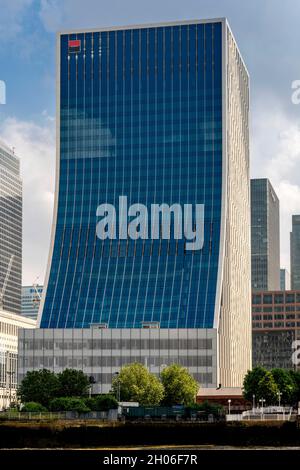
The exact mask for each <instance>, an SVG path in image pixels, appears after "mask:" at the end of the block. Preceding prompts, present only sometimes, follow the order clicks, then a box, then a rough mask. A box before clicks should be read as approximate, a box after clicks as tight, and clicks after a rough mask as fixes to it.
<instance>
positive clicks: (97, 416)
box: [0, 410, 118, 421]
mask: <svg viewBox="0 0 300 470" xmlns="http://www.w3.org/2000/svg"><path fill="white" fill-rule="evenodd" d="M72 419H80V420H98V421H116V420H117V419H118V410H109V411H91V412H89V413H78V412H77V411H60V412H54V411H48V412H38V411H29V412H26V411H22V412H18V411H0V420H10V421H11V420H15V421H30V420H35V421H36V420H38V421H52V420H72Z"/></svg>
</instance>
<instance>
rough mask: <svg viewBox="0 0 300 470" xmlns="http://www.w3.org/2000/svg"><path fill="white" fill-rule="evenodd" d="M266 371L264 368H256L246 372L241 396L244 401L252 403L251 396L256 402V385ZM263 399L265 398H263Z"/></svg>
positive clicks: (257, 397)
mask: <svg viewBox="0 0 300 470" xmlns="http://www.w3.org/2000/svg"><path fill="white" fill-rule="evenodd" d="M266 373H267V370H266V369H265V368H264V367H261V366H257V367H254V369H253V370H248V372H247V374H246V376H245V378H244V383H243V395H244V397H245V398H246V400H249V401H250V402H252V400H253V395H255V398H256V400H258V399H259V398H261V397H259V396H258V384H259V382H260V380H261V379H262V378H263V377H265V375H266ZM264 398H265V397H264Z"/></svg>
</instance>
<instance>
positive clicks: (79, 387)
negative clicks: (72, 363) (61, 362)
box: [57, 369, 89, 397]
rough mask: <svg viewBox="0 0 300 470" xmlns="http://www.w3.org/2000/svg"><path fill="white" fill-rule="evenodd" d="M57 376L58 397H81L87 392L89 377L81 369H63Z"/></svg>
mask: <svg viewBox="0 0 300 470" xmlns="http://www.w3.org/2000/svg"><path fill="white" fill-rule="evenodd" d="M57 378H58V392H57V396H59V397H82V396H84V395H86V394H87V392H88V388H89V379H88V377H87V376H86V375H85V374H84V373H83V372H82V370H77V369H65V370H63V371H62V372H60V373H59V374H57Z"/></svg>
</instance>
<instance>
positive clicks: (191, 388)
mask: <svg viewBox="0 0 300 470" xmlns="http://www.w3.org/2000/svg"><path fill="white" fill-rule="evenodd" d="M161 381H162V384H163V386H164V390H165V396H164V403H165V404H166V405H175V404H178V405H179V404H182V405H191V404H192V403H195V401H196V395H197V392H198V389H199V385H198V383H197V381H196V380H195V379H194V378H193V377H192V375H191V374H190V373H189V371H188V370H187V369H186V368H184V367H182V366H180V365H178V364H172V365H170V366H168V367H166V368H165V369H164V370H163V371H162V372H161Z"/></svg>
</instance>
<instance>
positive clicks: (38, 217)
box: [0, 118, 55, 284]
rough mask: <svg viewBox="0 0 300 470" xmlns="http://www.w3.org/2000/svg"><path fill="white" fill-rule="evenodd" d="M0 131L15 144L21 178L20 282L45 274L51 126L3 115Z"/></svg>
mask: <svg viewBox="0 0 300 470" xmlns="http://www.w3.org/2000/svg"><path fill="white" fill-rule="evenodd" d="M0 135H1V138H2V140H3V141H5V142H6V143H7V144H8V145H11V146H14V147H15V152H16V154H17V155H18V156H19V157H20V160H21V175H22V178H23V284H30V283H32V282H33V281H34V279H35V278H36V277H37V276H39V279H40V280H39V282H42V280H43V279H44V275H45V269H46V263H47V257H48V252H49V243H50V230H51V222H52V210H53V199H54V196H53V193H54V170H55V129H54V125H53V123H51V122H50V121H49V120H48V119H47V121H46V122H45V124H44V125H38V124H36V123H34V122H28V121H20V120H17V119H16V118H8V119H6V120H5V121H4V122H3V123H2V125H1V127H0Z"/></svg>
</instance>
